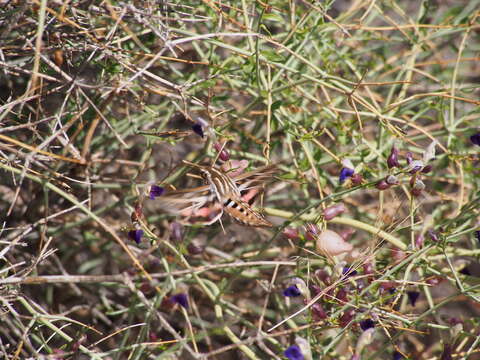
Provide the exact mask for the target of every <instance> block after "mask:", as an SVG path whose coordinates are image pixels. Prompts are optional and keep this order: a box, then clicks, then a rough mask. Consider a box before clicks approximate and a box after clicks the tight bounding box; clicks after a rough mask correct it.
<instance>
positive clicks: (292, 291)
mask: <svg viewBox="0 0 480 360" xmlns="http://www.w3.org/2000/svg"><path fill="white" fill-rule="evenodd" d="M300 295H302V293H301V292H300V290H299V289H298V287H297V285H291V286H289V287H287V288H286V289H285V290H283V296H287V297H297V296H300Z"/></svg>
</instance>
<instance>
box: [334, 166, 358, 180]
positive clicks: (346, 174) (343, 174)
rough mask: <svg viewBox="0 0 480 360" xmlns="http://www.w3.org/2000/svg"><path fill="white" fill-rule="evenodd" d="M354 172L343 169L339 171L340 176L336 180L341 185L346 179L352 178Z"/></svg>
mask: <svg viewBox="0 0 480 360" xmlns="http://www.w3.org/2000/svg"><path fill="white" fill-rule="evenodd" d="M354 173H355V171H354V170H353V169H350V168H347V167H344V168H342V170H340V176H339V178H338V181H339V182H340V184H343V183H344V182H345V180H347V178H349V177H352V176H353V174H354Z"/></svg>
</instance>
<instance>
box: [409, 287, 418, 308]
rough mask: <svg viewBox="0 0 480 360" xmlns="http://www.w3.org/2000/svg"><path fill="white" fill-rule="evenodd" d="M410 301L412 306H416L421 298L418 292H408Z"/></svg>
mask: <svg viewBox="0 0 480 360" xmlns="http://www.w3.org/2000/svg"><path fill="white" fill-rule="evenodd" d="M407 296H408V300H409V301H410V305H412V306H415V304H416V303H417V300H418V298H419V296H420V293H419V292H418V291H407Z"/></svg>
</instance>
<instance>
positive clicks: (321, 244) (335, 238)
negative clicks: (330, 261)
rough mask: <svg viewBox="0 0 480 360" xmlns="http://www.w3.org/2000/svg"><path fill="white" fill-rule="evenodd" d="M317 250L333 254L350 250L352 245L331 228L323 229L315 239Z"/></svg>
mask: <svg viewBox="0 0 480 360" xmlns="http://www.w3.org/2000/svg"><path fill="white" fill-rule="evenodd" d="M316 249H317V251H318V252H320V253H323V254H326V255H330V256H335V255H340V254H343V253H345V252H349V251H352V249H353V246H352V245H351V244H349V243H347V242H346V241H345V240H343V238H342V237H341V236H340V235H338V234H337V233H336V232H334V231H332V230H324V231H322V233H321V234H320V235H319V236H318V237H317V239H316Z"/></svg>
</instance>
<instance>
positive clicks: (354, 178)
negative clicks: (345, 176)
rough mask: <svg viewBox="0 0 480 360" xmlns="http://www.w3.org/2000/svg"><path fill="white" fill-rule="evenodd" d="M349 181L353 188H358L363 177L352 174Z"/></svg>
mask: <svg viewBox="0 0 480 360" xmlns="http://www.w3.org/2000/svg"><path fill="white" fill-rule="evenodd" d="M350 180H351V181H352V184H353V185H354V186H358V185H361V184H362V181H363V176H362V175H360V174H357V173H355V174H353V175H352V177H351V178H350Z"/></svg>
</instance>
